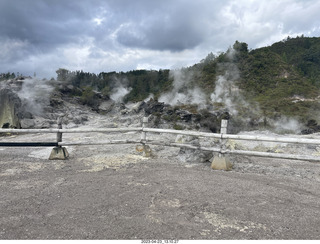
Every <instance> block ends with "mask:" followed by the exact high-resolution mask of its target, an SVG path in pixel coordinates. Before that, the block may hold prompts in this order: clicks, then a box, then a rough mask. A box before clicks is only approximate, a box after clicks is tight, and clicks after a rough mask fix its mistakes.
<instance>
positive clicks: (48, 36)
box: [0, 0, 204, 51]
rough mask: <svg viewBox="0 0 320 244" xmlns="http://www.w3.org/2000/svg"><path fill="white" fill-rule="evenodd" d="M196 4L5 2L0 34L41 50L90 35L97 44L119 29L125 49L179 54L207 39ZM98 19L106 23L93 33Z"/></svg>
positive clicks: (0, 10)
mask: <svg viewBox="0 0 320 244" xmlns="http://www.w3.org/2000/svg"><path fill="white" fill-rule="evenodd" d="M199 4H201V2H200V1H198V2H197V5H199ZM195 6H196V5H195V4H194V3H192V2H190V3H186V4H184V5H181V6H179V1H119V0H118V1H91V0H90V1H83V0H81V1H77V0H67V1H61V0H60V1H59V0H54V1H52V0H8V1H6V0H4V1H1V3H0V20H1V22H0V29H1V34H0V35H1V36H2V37H5V38H9V39H17V40H21V41H27V42H28V43H29V44H30V45H31V46H33V45H34V46H36V47H37V48H38V49H40V50H42V51H43V50H44V49H47V48H53V47H55V46H56V45H63V44H66V43H70V42H73V43H76V42H80V41H81V38H82V37H87V36H90V37H92V38H94V39H96V40H97V42H99V41H101V39H102V40H103V39H104V38H106V36H108V35H109V34H110V33H112V32H113V31H117V32H116V40H117V41H118V42H119V43H121V44H123V45H124V46H128V47H139V48H150V49H155V50H171V51H177V50H178V51H180V50H183V49H186V48H193V47H195V46H197V45H198V44H199V43H201V41H202V40H203V37H204V35H203V31H201V25H200V26H197V25H194V23H195V22H194V20H195V17H196V16H197V15H198V14H200V13H198V12H197V10H198V9H197V8H195ZM199 6H201V5H199ZM103 10H104V11H103ZM99 15H100V17H101V19H107V21H106V22H104V23H103V26H101V27H103V28H101V27H100V29H95V28H93V26H92V24H93V23H92V20H93V19H94V18H95V17H97V16H99ZM111 16H112V18H110V17H111ZM197 18H198V17H197ZM199 19H201V18H199Z"/></svg>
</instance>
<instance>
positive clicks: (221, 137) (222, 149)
mask: <svg viewBox="0 0 320 244" xmlns="http://www.w3.org/2000/svg"><path fill="white" fill-rule="evenodd" d="M147 123H148V119H147V118H143V123H142V127H127V128H87V129H85V128H75V129H63V128H62V125H61V121H58V128H57V129H0V133H56V134H57V140H56V142H26V143H23V142H0V146H3V147H13V146H17V147H23V146H35V147H37V146H55V147H56V148H63V147H64V146H76V145H79V146H81V145H107V144H142V145H143V146H145V145H162V146H168V147H180V148H182V147H184V148H189V149H196V150H204V151H211V152H213V153H219V154H218V157H222V158H223V157H225V156H226V155H229V154H230V155H232V154H236V155H248V156H257V157H268V158H283V159H293V160H306V161H312V162H320V157H318V156H313V155H296V154H285V153H272V152H259V151H247V150H230V149H227V148H226V146H225V143H226V141H227V140H247V141H257V142H276V143H294V144H310V145H320V140H319V139H312V138H300V137H299V138H293V137H283V136H273V137H270V136H262V135H232V134H227V121H225V120H222V123H221V132H220V133H206V132H198V131H189V130H171V129H156V128H148V127H147ZM126 132H141V139H140V140H139V139H137V140H127V139H122V140H105V141H94V142H88V141H82V142H81V141H80V142H68V141H63V140H62V135H63V134H64V133H126ZM147 133H157V134H163V133H168V134H176V135H186V136H195V137H198V138H202V137H205V138H213V139H218V141H219V143H218V146H217V147H204V146H194V145H190V144H187V143H176V142H170V141H155V140H150V139H148V138H147ZM55 150H56V151H57V149H55ZM64 156H65V155H64Z"/></svg>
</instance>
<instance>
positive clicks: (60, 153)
mask: <svg viewBox="0 0 320 244" xmlns="http://www.w3.org/2000/svg"><path fill="white" fill-rule="evenodd" d="M68 157H69V153H68V151H67V149H66V148H65V147H54V148H53V149H52V151H51V154H50V157H49V160H65V159H67V158H68Z"/></svg>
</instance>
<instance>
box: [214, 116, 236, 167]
mask: <svg viewBox="0 0 320 244" xmlns="http://www.w3.org/2000/svg"><path fill="white" fill-rule="evenodd" d="M227 127H228V120H225V119H223V120H221V129H220V134H221V138H220V153H219V154H218V156H216V155H215V156H214V158H213V161H212V164H211V168H212V169H216V170H231V169H232V163H231V162H230V160H229V157H228V156H227V155H226V142H227V141H226V139H223V135H224V134H227Z"/></svg>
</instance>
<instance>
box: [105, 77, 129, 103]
mask: <svg viewBox="0 0 320 244" xmlns="http://www.w3.org/2000/svg"><path fill="white" fill-rule="evenodd" d="M114 81H115V86H114V87H113V88H112V90H111V95H110V98H111V99H112V100H114V101H115V102H117V103H121V102H123V99H124V97H125V96H126V95H127V94H129V92H130V91H131V90H132V88H131V87H127V86H126V84H127V83H128V81H127V79H122V80H119V79H118V78H116V77H114Z"/></svg>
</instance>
